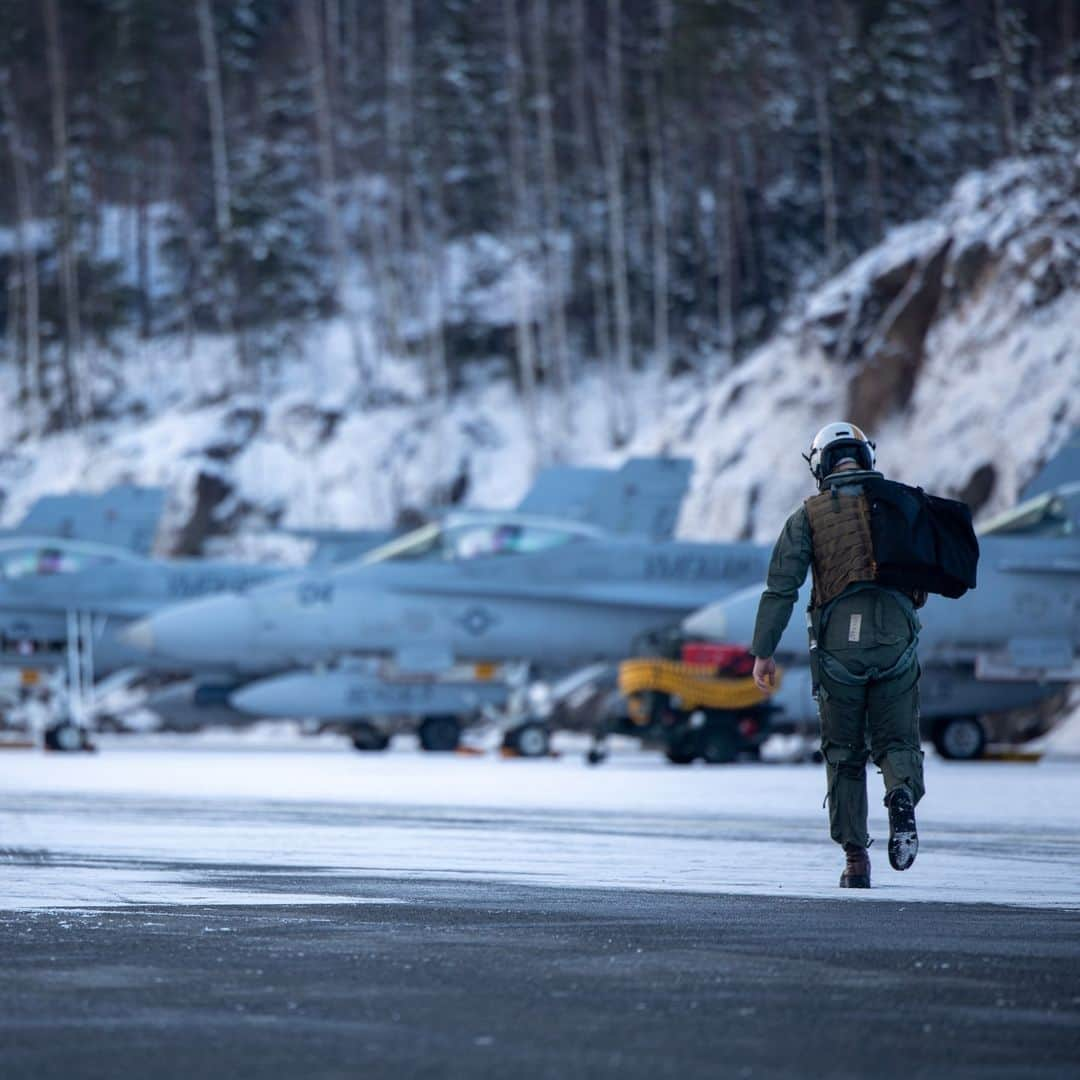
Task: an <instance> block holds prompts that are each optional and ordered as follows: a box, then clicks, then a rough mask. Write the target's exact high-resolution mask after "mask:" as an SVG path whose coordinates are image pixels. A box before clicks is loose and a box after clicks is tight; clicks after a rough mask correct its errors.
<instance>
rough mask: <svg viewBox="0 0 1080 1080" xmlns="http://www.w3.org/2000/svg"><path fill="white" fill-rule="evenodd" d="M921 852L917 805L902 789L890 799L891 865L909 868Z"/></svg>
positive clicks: (897, 868)
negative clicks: (916, 813) (917, 825)
mask: <svg viewBox="0 0 1080 1080" xmlns="http://www.w3.org/2000/svg"><path fill="white" fill-rule="evenodd" d="M918 854H919V834H918V832H917V831H916V829H915V806H914V804H913V803H912V801H911V796H910V795H908V794H907V792H906V791H902V792H901V793H899V794H898V795H895V796H894V797H893V798H892V799H890V800H889V865H890V866H891V867H892V868H893V869H894V870H907V868H908V867H909V866H911V864H912V863H913V862H914V861H915V856H916V855H918Z"/></svg>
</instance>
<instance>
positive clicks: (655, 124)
mask: <svg viewBox="0 0 1080 1080" xmlns="http://www.w3.org/2000/svg"><path fill="white" fill-rule="evenodd" d="M660 51H661V55H663V45H662V44H661V50H660ZM660 95H661V89H660V76H659V73H654V74H653V75H652V77H651V78H649V79H648V81H647V85H646V89H645V129H646V133H647V138H648V144H649V197H650V205H651V209H652V215H651V216H652V268H653V274H652V276H653V352H654V353H655V355H656V362H657V364H659V366H660V370H661V371H662V372H664V374H665V375H667V374H670V371H671V342H670V333H669V327H668V303H669V287H668V192H667V177H666V175H665V147H664V144H665V139H664V131H663V119H662V116H661V106H660Z"/></svg>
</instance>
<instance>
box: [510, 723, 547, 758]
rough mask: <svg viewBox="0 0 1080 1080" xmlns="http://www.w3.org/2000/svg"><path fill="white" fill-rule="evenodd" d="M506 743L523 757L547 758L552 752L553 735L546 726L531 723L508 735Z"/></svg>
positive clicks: (511, 731)
mask: <svg viewBox="0 0 1080 1080" xmlns="http://www.w3.org/2000/svg"><path fill="white" fill-rule="evenodd" d="M506 743H507V745H508V746H509V747H510V748H511V749H512V750H516V751H517V752H518V753H519V754H520V755H521V756H522V757H547V755H548V754H549V753H550V752H551V734H550V732H549V731H548V729H547V727H546V726H545V725H544V724H538V723H536V722H535V721H530V722H529V723H527V724H521V725H520V726H519V727H516V728H512V729H511V730H510V731H508V732H507V733H506Z"/></svg>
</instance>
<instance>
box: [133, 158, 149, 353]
mask: <svg viewBox="0 0 1080 1080" xmlns="http://www.w3.org/2000/svg"><path fill="white" fill-rule="evenodd" d="M148 167H149V166H148V163H147V161H146V155H145V153H144V154H141V155H140V157H139V178H138V180H137V182H136V187H137V204H136V205H137V210H136V216H135V230H136V231H135V260H136V266H137V268H138V270H137V274H138V291H139V337H141V338H142V339H143V341H146V340H148V339H149V337H150V334H151V332H152V331H153V306H152V305H153V301H152V299H151V296H150V222H149V207H148V202H149V193H148V192H147V177H146V172H147V169H148Z"/></svg>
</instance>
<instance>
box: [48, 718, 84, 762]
mask: <svg viewBox="0 0 1080 1080" xmlns="http://www.w3.org/2000/svg"><path fill="white" fill-rule="evenodd" d="M45 749H46V750H55V751H57V752H59V753H63V754H71V753H75V752H76V751H79V750H88V749H89V743H88V742H87V739H86V732H84V731H83V729H82V728H80V727H79V726H78V725H77V724H72V723H68V722H67V721H63V722H61V723H59V724H53V725H52V727H48V728H46V729H45Z"/></svg>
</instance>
